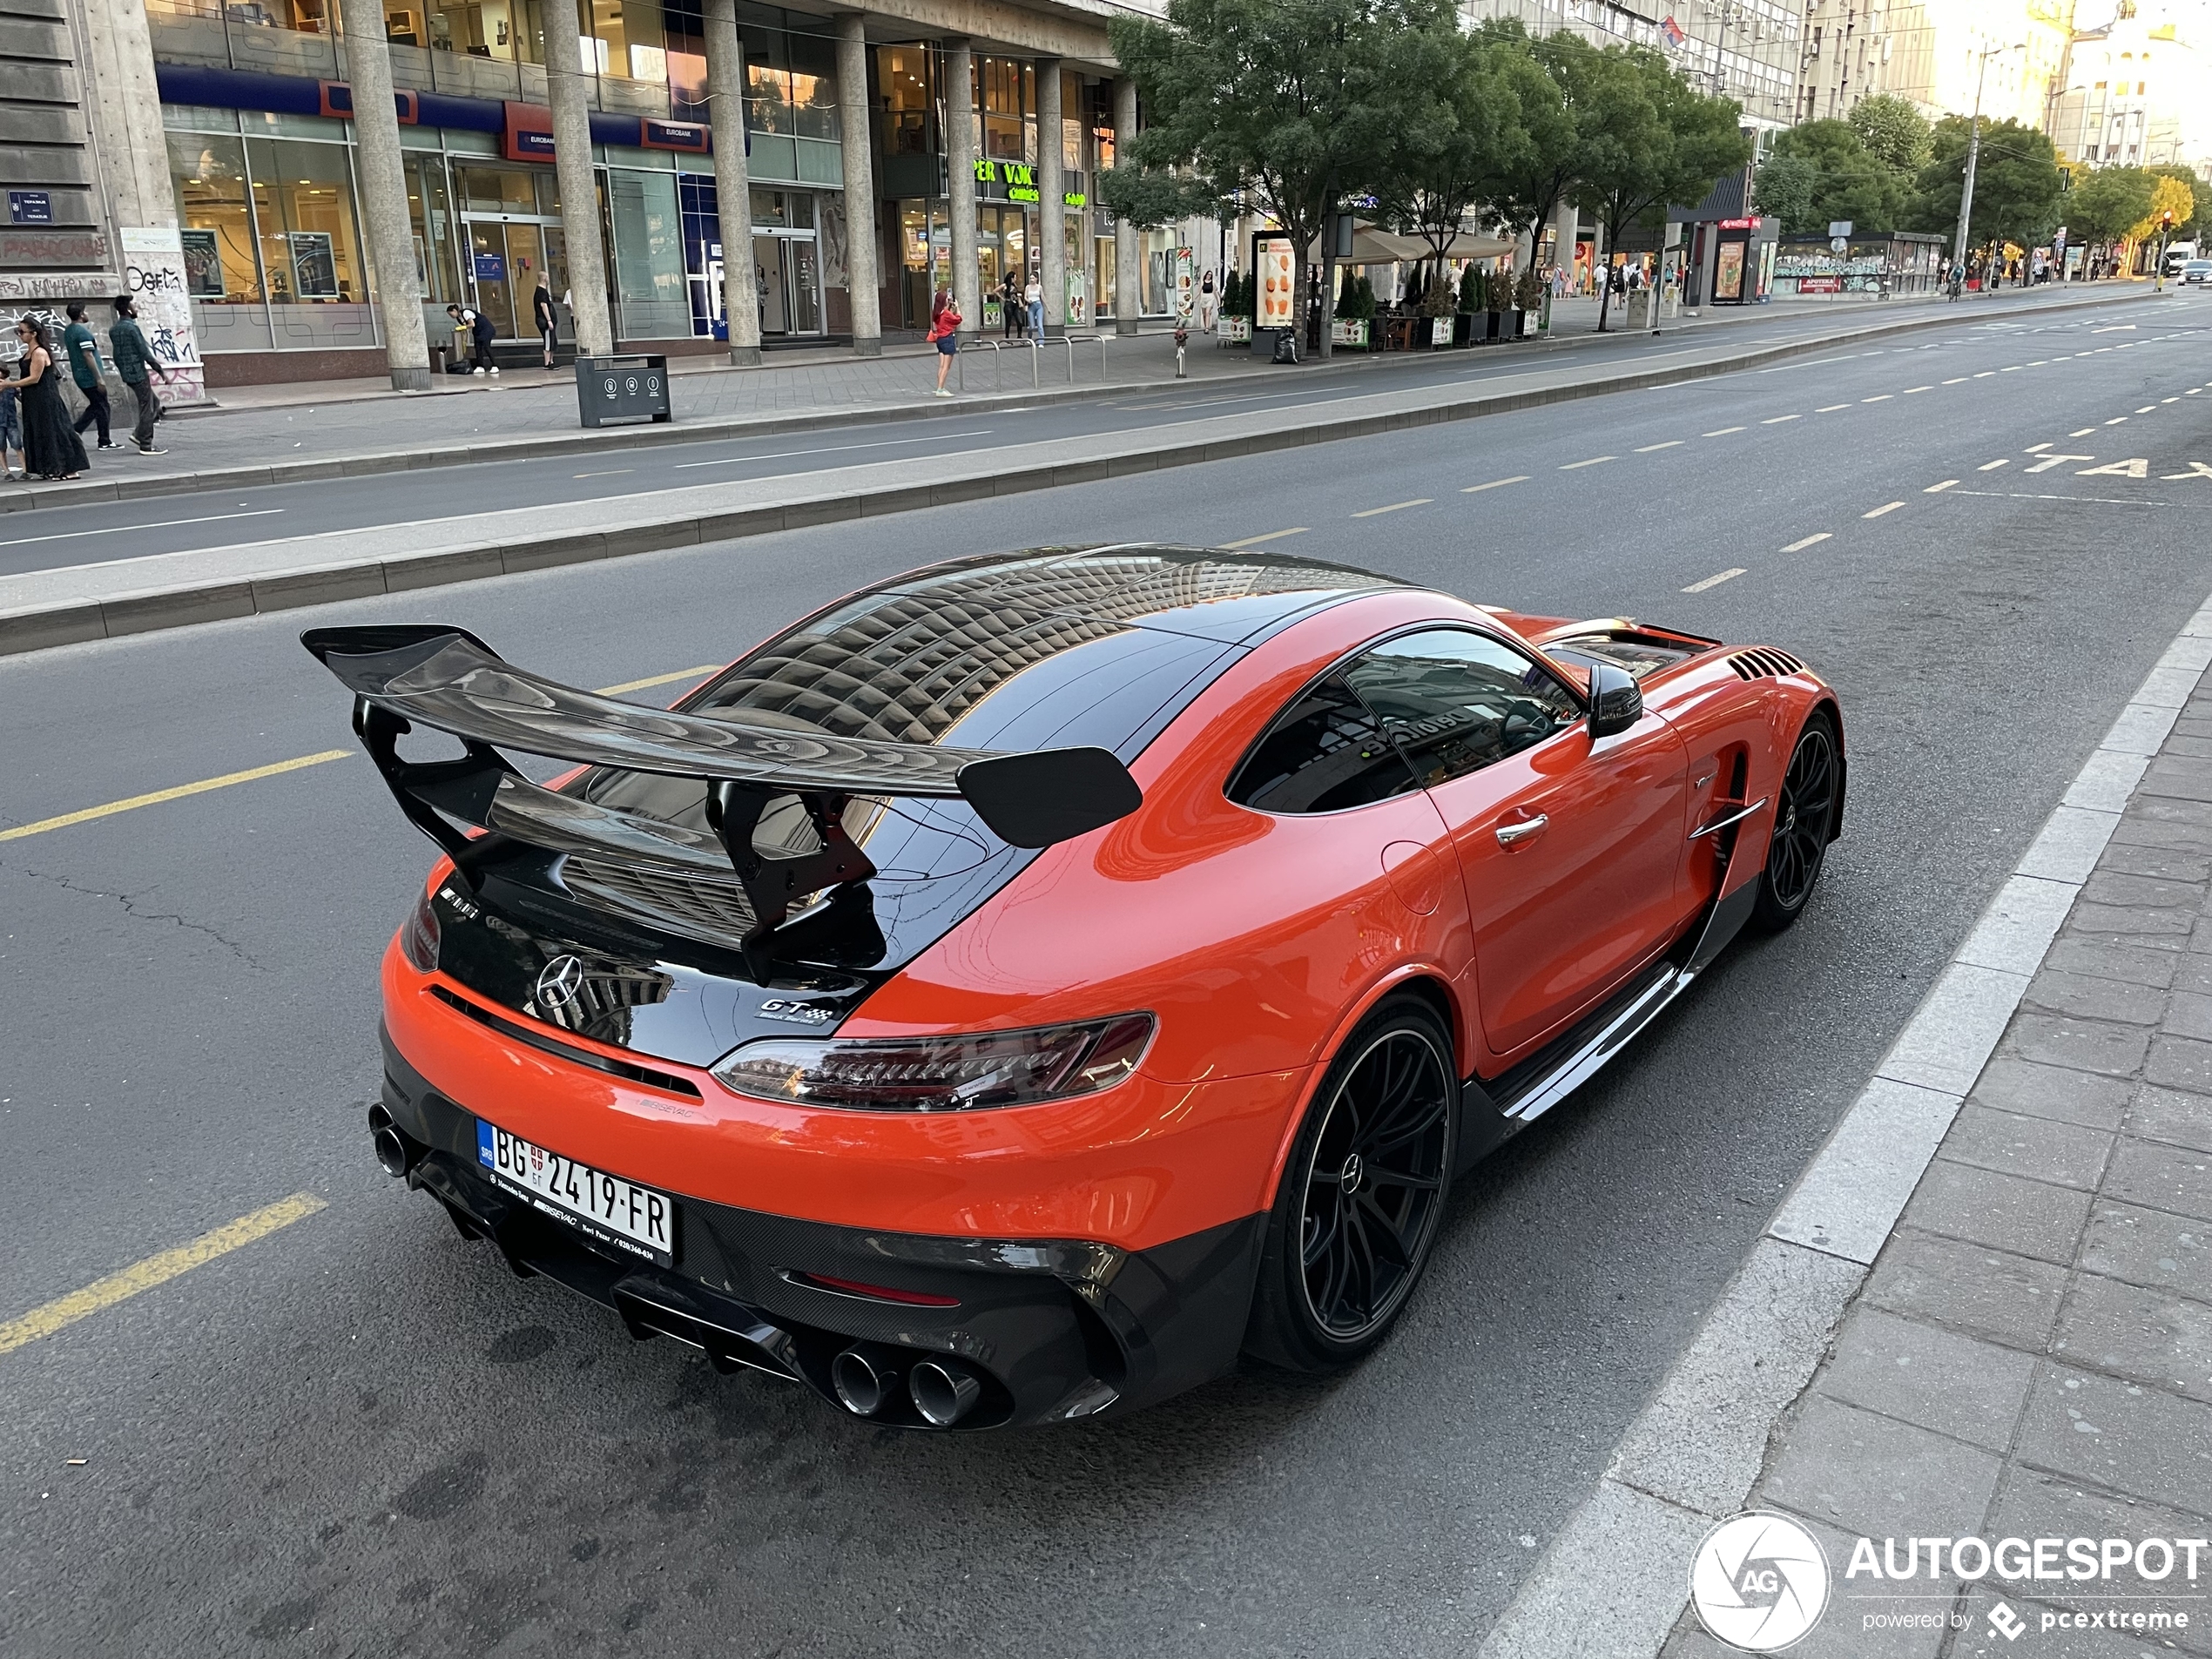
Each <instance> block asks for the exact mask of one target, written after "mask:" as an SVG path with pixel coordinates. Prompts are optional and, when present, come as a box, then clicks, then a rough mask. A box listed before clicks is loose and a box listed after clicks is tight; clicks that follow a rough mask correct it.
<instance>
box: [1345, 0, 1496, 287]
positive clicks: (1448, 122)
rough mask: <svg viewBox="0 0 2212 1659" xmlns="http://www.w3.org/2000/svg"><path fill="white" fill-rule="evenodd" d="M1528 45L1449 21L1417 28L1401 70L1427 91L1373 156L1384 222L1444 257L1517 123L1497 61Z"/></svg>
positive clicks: (1373, 188)
mask: <svg viewBox="0 0 2212 1659" xmlns="http://www.w3.org/2000/svg"><path fill="white" fill-rule="evenodd" d="M1526 50H1527V48H1526V43H1525V42H1524V41H1521V40H1520V39H1517V38H1515V37H1510V36H1501V35H1497V34H1495V33H1494V32H1480V31H1478V32H1476V33H1473V34H1469V33H1467V32H1465V31H1463V30H1460V28H1459V27H1458V25H1457V24H1456V23H1454V22H1448V21H1447V22H1446V23H1445V24H1443V25H1442V26H1441V27H1433V26H1422V27H1420V28H1417V29H1415V30H1413V31H1412V32H1411V33H1410V34H1409V37H1408V41H1407V44H1406V51H1404V52H1403V53H1402V54H1400V57H1399V64H1400V68H1401V71H1402V72H1404V73H1406V74H1407V75H1411V76H1414V77H1416V78H1417V79H1415V80H1414V81H1413V83H1411V84H1413V85H1417V86H1418V87H1420V89H1421V91H1420V96H1419V97H1418V98H1415V99H1413V104H1412V107H1410V108H1409V109H1408V111H1407V118H1406V119H1404V120H1401V121H1399V123H1398V124H1397V125H1395V126H1394V127H1393V129H1392V136H1391V138H1390V141H1389V142H1388V143H1387V144H1386V145H1385V146H1384V148H1383V149H1382V150H1381V151H1380V152H1379V153H1378V154H1377V155H1376V156H1374V157H1373V158H1372V166H1371V182H1370V184H1369V187H1368V188H1369V193H1370V194H1371V195H1372V197H1373V198H1374V200H1375V204H1376V207H1375V212H1376V216H1377V217H1378V218H1379V219H1380V220H1381V221H1382V222H1383V223H1384V224H1386V225H1387V226H1390V227H1391V228H1393V230H1397V231H1400V232H1403V233H1406V234H1407V235H1411V236H1418V237H1420V239H1422V240H1423V241H1425V242H1426V243H1427V244H1428V245H1429V246H1430V247H1431V248H1432V249H1433V250H1434V252H1435V253H1436V256H1437V257H1438V258H1439V259H1442V258H1444V257H1445V256H1446V254H1447V251H1448V250H1449V249H1450V247H1451V245H1452V239H1453V237H1454V236H1456V235H1457V234H1458V233H1459V229H1460V220H1461V219H1463V218H1464V217H1465V216H1466V215H1467V212H1469V211H1470V210H1472V209H1473V208H1474V207H1475V206H1476V205H1477V204H1479V203H1480V201H1481V200H1482V199H1483V197H1484V195H1485V194H1486V192H1487V187H1488V185H1489V183H1490V176H1489V175H1490V169H1491V166H1492V163H1493V158H1494V157H1495V156H1496V155H1497V154H1498V153H1499V152H1500V149H1501V145H1502V144H1503V143H1504V142H1505V141H1506V139H1507V135H1508V134H1512V133H1513V132H1514V130H1515V128H1516V126H1517V125H1518V122H1519V118H1520V105H1519V101H1518V100H1517V99H1516V98H1515V97H1514V93H1513V91H1512V87H1511V84H1510V80H1511V78H1510V77H1508V76H1507V75H1504V74H1502V73H1501V72H1500V71H1499V69H1498V67H1497V64H1498V61H1499V60H1501V57H1502V56H1503V55H1505V54H1508V53H1525V51H1526Z"/></svg>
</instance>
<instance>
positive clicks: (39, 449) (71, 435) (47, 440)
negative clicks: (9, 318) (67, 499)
mask: <svg viewBox="0 0 2212 1659" xmlns="http://www.w3.org/2000/svg"><path fill="white" fill-rule="evenodd" d="M16 338H17V339H18V340H20V341H23V343H24V348H25V354H24V362H23V374H22V377H21V378H20V379H17V380H11V381H9V382H8V383H9V384H10V386H12V387H14V388H16V390H17V393H18V394H19V395H21V398H22V401H23V449H24V469H25V470H26V471H28V472H29V473H30V475H31V476H33V477H34V478H74V477H76V476H77V475H78V474H79V473H80V472H83V471H84V466H85V462H84V444H83V443H82V442H79V441H78V436H77V433H76V431H75V430H74V429H73V428H71V425H70V420H69V406H68V405H67V404H66V403H64V402H63V401H62V388H61V382H60V381H59V380H57V378H56V377H55V374H54V354H53V349H52V347H50V346H48V345H47V344H46V337H45V336H44V334H41V333H40V332H39V328H38V325H37V323H36V322H35V321H33V320H31V319H30V318H29V317H24V318H21V319H19V320H17V323H16Z"/></svg>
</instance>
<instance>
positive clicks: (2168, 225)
mask: <svg viewBox="0 0 2212 1659" xmlns="http://www.w3.org/2000/svg"><path fill="white" fill-rule="evenodd" d="M2158 228H2159V229H2160V230H2161V231H2170V230H2172V229H2173V228H2174V210H2173V209H2172V208H2170V207H2169V208H2168V209H2167V210H2166V211H2165V212H2162V213H2161V214H2160V215H2159V216H2158Z"/></svg>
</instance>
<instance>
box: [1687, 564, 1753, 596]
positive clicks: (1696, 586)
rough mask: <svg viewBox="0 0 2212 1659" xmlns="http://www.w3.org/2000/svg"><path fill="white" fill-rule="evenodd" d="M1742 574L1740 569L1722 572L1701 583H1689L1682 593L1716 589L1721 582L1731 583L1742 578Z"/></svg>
mask: <svg viewBox="0 0 2212 1659" xmlns="http://www.w3.org/2000/svg"><path fill="white" fill-rule="evenodd" d="M1742 575H1743V570H1742V569H1741V568H1740V567H1739V568H1738V569H1737V570H1723V571H1722V572H1721V573H1720V574H1719V575H1718V576H1709V577H1706V578H1705V579H1704V580H1703V582H1693V583H1690V584H1689V586H1688V587H1686V588H1684V589H1683V592H1684V593H1703V592H1704V591H1705V590H1706V589H1708V588H1717V587H1718V586H1720V584H1721V583H1723V582H1733V581H1734V580H1736V578H1737V577H1739V576H1742Z"/></svg>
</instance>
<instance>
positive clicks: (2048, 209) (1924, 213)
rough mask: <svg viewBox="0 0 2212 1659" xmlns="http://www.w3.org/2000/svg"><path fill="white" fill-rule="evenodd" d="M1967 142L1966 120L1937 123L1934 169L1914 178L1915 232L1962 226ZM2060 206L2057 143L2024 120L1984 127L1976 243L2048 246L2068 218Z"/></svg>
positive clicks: (1971, 231) (1972, 239)
mask: <svg viewBox="0 0 2212 1659" xmlns="http://www.w3.org/2000/svg"><path fill="white" fill-rule="evenodd" d="M1967 139H1968V122H1967V120H1966V118H1965V117H1964V116H1958V115H1946V117H1944V118H1943V119H1942V120H1940V121H1939V122H1938V123H1937V124H1936V128H1935V134H1934V137H1933V138H1932V142H1931V145H1930V150H1929V158H1928V161H1927V164H1926V165H1925V166H1923V167H1922V168H1921V169H1920V171H1919V173H1918V174H1916V175H1915V176H1914V179H1913V206H1912V218H1913V220H1914V222H1913V223H1912V224H1911V225H1909V226H1906V228H1907V229H1908V230H1919V231H1934V232H1938V233H1950V232H1953V231H1955V230H1956V229H1957V228H1958V223H1959V197H1960V195H1961V194H1962V193H1963V192H1964V189H1965V179H1966V145H1967ZM2060 205H2061V204H2060V190H2059V165H2058V155H2057V152H2055V151H2054V150H2053V149H2052V147H2051V141H2050V139H2049V138H2047V137H2045V136H2044V135H2043V134H2042V133H2040V132H2037V131H2036V130H2035V129H2034V128H2033V127H2025V126H2022V125H2020V123H2019V122H2017V121H2013V120H2005V121H1984V122H1983V123H1982V124H1981V157H1980V160H1979V162H1978V163H1977V165H1976V168H1975V173H1974V200H1973V219H1972V222H1971V223H1970V225H1969V226H1968V228H1967V232H1966V239H1967V242H1968V243H1969V245H1970V246H1974V247H1979V246H1984V245H1985V244H1986V243H1989V242H1991V241H2005V242H2012V243H2016V244H2017V245H2019V246H2021V247H2033V246H2035V245H2036V244H2038V243H2039V242H2042V241H2045V240H2047V239H2049V237H2050V234H2051V233H2052V232H2053V231H2054V230H2055V229H2056V228H2057V227H2058V225H2059V222H2060V219H2062V218H2066V217H2067V215H2066V214H2062V213H2061V212H2060ZM2069 211H2070V209H2069ZM2068 228H2069V231H2070V230H2071V224H2070V222H2069V226H2068ZM1964 251H1965V250H1962V249H1955V248H1954V249H1953V250H1952V252H1953V253H1962V252H1964Z"/></svg>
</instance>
